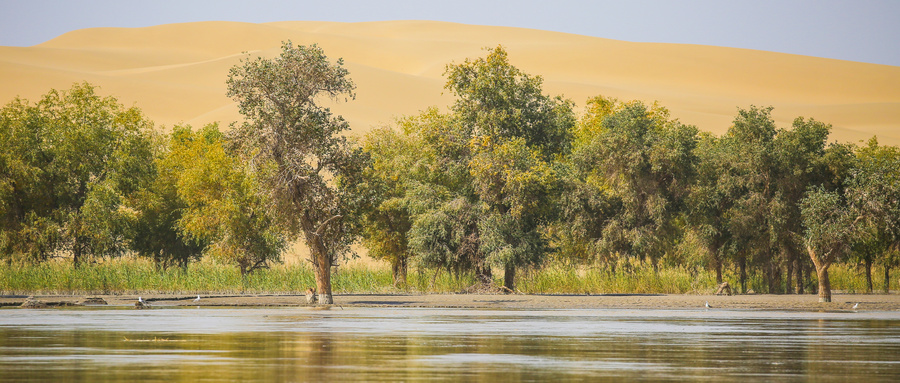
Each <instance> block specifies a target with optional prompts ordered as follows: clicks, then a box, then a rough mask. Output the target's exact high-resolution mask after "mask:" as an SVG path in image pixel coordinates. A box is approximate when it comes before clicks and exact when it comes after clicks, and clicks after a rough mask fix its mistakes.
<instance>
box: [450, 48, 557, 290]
mask: <svg viewBox="0 0 900 383" xmlns="http://www.w3.org/2000/svg"><path fill="white" fill-rule="evenodd" d="M445 74H446V76H447V84H446V85H445V88H446V89H449V90H450V91H451V92H452V93H453V94H454V95H455V96H456V97H457V100H456V102H455V103H454V104H453V107H452V110H453V112H454V114H455V117H456V118H457V119H458V121H459V124H461V125H462V126H466V127H468V130H469V131H471V132H472V136H473V139H472V140H470V150H471V152H472V157H471V159H470V161H469V164H468V168H469V172H470V174H471V175H472V180H473V186H474V187H475V193H476V194H477V196H478V198H479V201H480V203H481V204H483V205H484V209H485V213H486V214H485V215H484V216H483V217H482V219H481V220H480V221H479V230H480V232H481V233H482V236H481V239H482V245H483V246H482V251H483V252H484V254H485V256H486V258H487V260H488V261H489V262H490V263H492V264H495V265H498V266H500V267H503V268H504V270H505V274H504V275H505V277H504V278H505V279H504V285H505V287H506V288H507V289H510V290H513V289H515V272H516V268H518V267H522V266H528V265H535V264H538V263H539V262H541V261H542V260H543V258H544V257H545V255H546V254H548V253H549V242H548V239H547V237H546V235H545V234H544V228H545V226H546V224H547V223H548V222H549V218H550V214H552V211H551V210H550V209H548V207H550V206H552V205H551V204H547V203H542V202H545V201H547V199H548V197H549V195H550V194H551V190H552V189H553V188H555V187H556V184H558V178H557V175H556V172H555V171H553V169H552V166H551V164H550V162H551V161H553V160H555V159H556V158H558V157H559V156H561V155H562V154H563V152H565V151H567V150H568V148H569V147H570V145H571V130H572V127H573V126H574V123H575V117H574V113H573V111H572V103H571V101H567V100H564V99H562V98H560V97H556V98H552V97H550V96H547V95H544V94H543V89H542V84H543V79H542V78H541V77H540V76H531V75H528V74H526V73H524V72H522V71H521V70H519V69H518V68H516V67H515V66H513V65H511V64H510V62H509V58H508V54H507V52H506V51H505V50H504V49H503V47H496V48H494V49H490V50H488V54H487V56H486V57H483V58H478V59H475V60H466V61H465V62H463V63H461V64H456V65H448V66H447V70H446V72H445Z"/></svg>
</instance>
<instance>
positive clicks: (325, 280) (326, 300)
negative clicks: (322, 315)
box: [315, 254, 334, 305]
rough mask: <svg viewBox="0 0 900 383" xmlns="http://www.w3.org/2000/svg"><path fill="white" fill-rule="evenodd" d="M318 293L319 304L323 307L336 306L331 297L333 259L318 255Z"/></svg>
mask: <svg viewBox="0 0 900 383" xmlns="http://www.w3.org/2000/svg"><path fill="white" fill-rule="evenodd" d="M316 258H317V261H316V265H315V266H316V270H315V271H316V273H315V274H316V291H318V292H319V303H320V304H323V305H330V304H334V298H333V297H332V296H331V257H329V256H328V255H327V254H325V255H324V256H322V255H319V254H316Z"/></svg>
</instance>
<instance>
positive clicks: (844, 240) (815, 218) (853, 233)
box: [801, 187, 860, 302]
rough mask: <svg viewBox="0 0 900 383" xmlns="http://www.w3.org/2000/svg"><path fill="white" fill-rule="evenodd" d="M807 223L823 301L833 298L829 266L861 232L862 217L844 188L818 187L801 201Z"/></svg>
mask: <svg viewBox="0 0 900 383" xmlns="http://www.w3.org/2000/svg"><path fill="white" fill-rule="evenodd" d="M801 215H802V217H803V223H804V226H805V227H806V231H805V233H804V242H805V245H806V251H807V253H808V254H809V257H810V259H812V261H813V264H815V266H816V274H817V277H818V280H819V302H831V280H830V279H829V276H828V268H829V267H831V265H832V264H834V262H835V261H837V260H840V259H841V258H842V257H844V256H846V255H847V253H848V252H849V251H850V245H851V244H852V242H853V240H854V239H855V238H856V237H857V236H859V230H858V228H857V224H858V223H859V220H860V217H859V216H856V214H854V212H853V209H852V208H851V207H850V206H849V204H848V203H847V201H846V199H845V198H844V196H843V195H842V193H841V192H840V191H827V190H825V189H824V188H822V187H816V188H814V189H813V190H810V191H809V193H807V195H806V197H804V198H803V201H802V203H801Z"/></svg>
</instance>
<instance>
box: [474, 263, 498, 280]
mask: <svg viewBox="0 0 900 383" xmlns="http://www.w3.org/2000/svg"><path fill="white" fill-rule="evenodd" d="M475 274H476V275H475V277H476V278H477V279H478V282H481V283H483V284H486V285H488V284H492V283H493V282H494V272H493V271H492V270H491V265H487V264H485V265H483V266H481V267H476V268H475Z"/></svg>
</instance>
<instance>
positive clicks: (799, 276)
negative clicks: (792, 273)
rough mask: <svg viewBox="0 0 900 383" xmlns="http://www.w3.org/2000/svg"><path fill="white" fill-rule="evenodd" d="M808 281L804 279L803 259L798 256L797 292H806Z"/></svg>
mask: <svg viewBox="0 0 900 383" xmlns="http://www.w3.org/2000/svg"><path fill="white" fill-rule="evenodd" d="M805 285H806V281H804V280H803V260H802V259H800V257H797V294H805V293H806V288H805Z"/></svg>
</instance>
